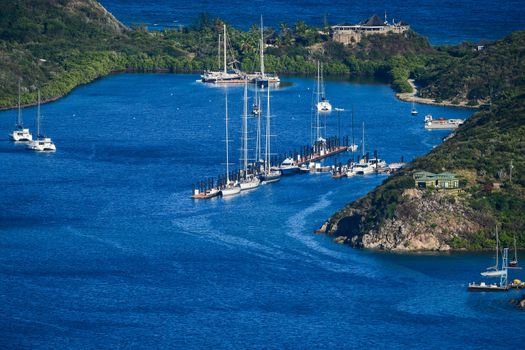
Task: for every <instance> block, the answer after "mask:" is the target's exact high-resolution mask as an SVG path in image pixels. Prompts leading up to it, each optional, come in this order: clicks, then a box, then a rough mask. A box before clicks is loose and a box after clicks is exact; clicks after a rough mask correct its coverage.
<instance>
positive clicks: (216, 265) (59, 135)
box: [0, 74, 525, 349]
mask: <svg viewBox="0 0 525 350" xmlns="http://www.w3.org/2000/svg"><path fill="white" fill-rule="evenodd" d="M196 79H197V76H196V75H170V74H151V75H150V74H121V75H114V76H110V77H107V78H104V79H100V80H97V81H95V82H94V83H92V84H90V85H87V86H82V87H80V88H77V89H76V90H74V91H73V92H72V93H71V94H70V95H69V96H67V97H65V98H63V99H61V100H59V101H58V102H55V103H51V104H47V105H44V106H43V107H42V113H43V115H44V118H43V126H44V129H45V130H46V131H47V133H48V134H49V135H50V136H52V137H53V139H54V140H55V142H56V144H57V147H58V151H57V152H56V153H55V154H34V153H31V152H28V151H26V150H24V149H23V146H21V145H13V144H12V143H11V142H9V141H8V140H7V138H6V137H2V138H1V139H0V188H1V189H2V190H1V191H0V281H1V283H0V305H1V306H0V345H1V346H0V347H2V348H17V349H18V348H49V349H51V348H52V349H90V348H96V349H100V348H133V349H136V348H145V349H150V348H183V349H193V348H224V349H237V348H248V347H250V348H251V347H254V348H274V349H282V348H293V349H303V348H332V349H340V348H355V347H373V346H377V347H379V348H384V347H388V348H399V349H404V348H407V347H409V346H410V347H414V346H415V347H421V348H427V347H433V348H462V349H465V348H480V347H481V346H487V345H488V346H490V347H491V348H519V347H520V345H522V344H523V341H525V335H524V333H523V322H524V321H525V313H523V312H520V311H518V310H517V309H515V308H514V307H513V306H512V305H509V303H508V300H509V299H510V298H513V297H517V295H518V293H516V292H512V293H507V294H493V295H488V294H469V293H467V292H466V290H465V289H466V285H467V283H468V282H471V281H475V280H476V281H477V280H479V277H480V276H479V272H480V269H482V268H484V267H485V266H487V265H489V264H490V263H491V260H490V259H491V254H453V255H396V254H385V253H373V252H368V251H362V250H355V249H351V248H349V247H347V246H340V245H337V244H335V243H334V242H333V241H332V240H331V238H330V237H327V236H323V235H315V234H314V233H313V231H314V230H315V229H316V228H318V227H319V226H320V225H321V224H322V223H323V222H324V220H325V219H326V218H328V217H329V216H330V215H331V214H332V213H333V212H335V211H336V210H337V209H339V208H341V207H343V206H344V205H345V204H346V203H348V202H350V201H351V200H353V199H356V198H358V197H360V196H362V195H364V194H365V193H366V192H368V191H369V190H371V189H372V188H373V187H375V186H376V185H378V184H380V183H381V182H382V181H383V180H384V179H385V177H384V176H375V175H372V176H367V177H354V178H352V179H341V180H338V181H335V180H332V179H331V178H330V176H329V175H328V174H318V175H297V176H294V177H288V178H284V179H282V180H281V182H279V183H276V184H273V185H267V186H262V187H261V188H260V189H258V190H256V191H254V192H251V193H243V194H241V195H239V196H238V197H234V198H230V199H227V200H226V199H221V198H216V199H214V200H210V201H200V202H195V201H192V200H191V199H190V198H189V195H190V190H191V184H192V182H193V181H195V179H198V178H199V177H203V176H206V175H210V176H212V175H216V174H218V173H220V172H221V171H223V167H224V166H223V165H221V163H223V162H224V150H223V149H224V148H223V147H224V142H223V139H224V137H223V133H224V119H223V118H224V115H223V101H224V93H225V89H224V88H217V87H207V86H203V85H202V84H200V83H196V82H195V80H196ZM287 81H290V82H291V83H292V85H291V86H288V87H284V88H282V89H279V90H276V91H273V92H272V96H273V103H272V107H273V112H274V113H273V114H274V116H275V118H274V119H273V121H274V125H275V134H276V142H275V147H276V148H277V151H279V152H283V151H286V150H289V149H293V148H294V147H298V146H300V145H302V144H304V143H307V142H308V140H309V137H310V112H309V110H310V101H311V98H312V88H313V86H314V82H313V81H312V80H308V79H299V78H289V79H287ZM227 90H228V94H229V98H230V109H231V114H230V116H231V118H232V120H231V125H230V132H231V134H232V135H233V137H234V142H232V147H231V148H232V150H233V151H232V157H233V158H234V160H236V159H237V155H238V151H237V150H238V147H239V142H238V141H239V140H238V139H239V132H238V131H239V128H240V114H241V108H242V105H241V96H242V89H241V88H238V87H231V88H228V89H227ZM327 94H328V96H329V97H330V100H331V102H332V103H333V104H334V106H336V107H342V108H346V109H351V107H352V105H353V106H354V109H355V119H356V124H359V125H360V124H361V122H362V121H365V122H366V129H365V130H366V148H367V149H370V150H373V149H377V150H378V152H379V154H380V156H381V157H383V158H385V159H386V160H387V161H389V162H391V161H397V160H399V158H400V157H401V156H404V157H405V159H412V158H413V157H415V156H417V155H421V154H424V153H426V152H427V151H429V150H430V149H431V148H432V147H433V146H434V145H437V144H439V143H440V142H441V141H440V140H441V138H442V137H443V136H444V135H446V132H427V131H425V130H424V129H423V127H422V119H423V116H424V115H425V114H427V113H432V114H433V115H435V116H444V117H450V118H465V117H468V116H469V114H470V113H471V112H470V111H466V110H460V109H447V108H442V107H433V106H424V105H419V106H418V109H419V112H420V115H419V116H418V117H412V116H410V105H409V104H407V103H403V102H400V101H398V100H396V99H395V97H394V93H393V91H392V90H391V89H390V88H389V87H388V86H386V85H380V84H375V85H373V84H369V85H368V84H355V83H350V82H337V81H328V82H327ZM35 112H36V111H35V108H28V109H25V110H24V116H25V119H26V123H27V125H29V126H30V127H31V129H34V127H33V125H34V121H33V119H34V115H35ZM15 115H16V113H15V111H7V112H2V113H0V130H2V134H3V135H6V134H7V133H8V131H9V130H10V129H11V127H12V125H13V124H14V118H15ZM349 116H350V114H349V113H348V112H346V113H342V114H341V119H342V125H343V129H344V130H345V131H349V129H350V118H349ZM327 119H328V120H327V123H328V133H329V134H334V133H336V132H337V131H338V128H337V125H338V123H337V117H336V114H332V115H331V116H330V117H328V118H327ZM252 122H253V120H252ZM348 156H349V155H348V154H347V155H345V157H348ZM345 159H346V158H345ZM343 160H344V159H343ZM524 258H525V257H524ZM522 274H523V273H522ZM522 277H524V276H522ZM494 332H497V337H498V338H496V337H495V336H494Z"/></svg>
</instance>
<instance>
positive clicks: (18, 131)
mask: <svg viewBox="0 0 525 350" xmlns="http://www.w3.org/2000/svg"><path fill="white" fill-rule="evenodd" d="M9 137H10V138H11V140H13V141H15V142H29V141H32V140H33V135H31V133H30V132H29V129H26V128H24V123H23V121H22V107H21V104H20V80H19V81H18V115H17V117H16V126H15V130H13V132H12V133H11V134H9Z"/></svg>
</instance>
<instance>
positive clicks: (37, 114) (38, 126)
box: [36, 90, 40, 137]
mask: <svg viewBox="0 0 525 350" xmlns="http://www.w3.org/2000/svg"><path fill="white" fill-rule="evenodd" d="M36 135H37V137H40V90H38V107H37V109H36Z"/></svg>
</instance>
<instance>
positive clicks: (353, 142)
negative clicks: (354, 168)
mask: <svg viewBox="0 0 525 350" xmlns="http://www.w3.org/2000/svg"><path fill="white" fill-rule="evenodd" d="M354 148H355V141H354V106H353V105H352V162H353V161H354Z"/></svg>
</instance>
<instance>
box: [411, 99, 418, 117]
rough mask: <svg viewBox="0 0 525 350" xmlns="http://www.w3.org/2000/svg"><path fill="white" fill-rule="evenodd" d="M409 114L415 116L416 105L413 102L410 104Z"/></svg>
mask: <svg viewBox="0 0 525 350" xmlns="http://www.w3.org/2000/svg"><path fill="white" fill-rule="evenodd" d="M410 114H412V115H417V109H416V105H415V104H414V102H412V110H411V111H410Z"/></svg>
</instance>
